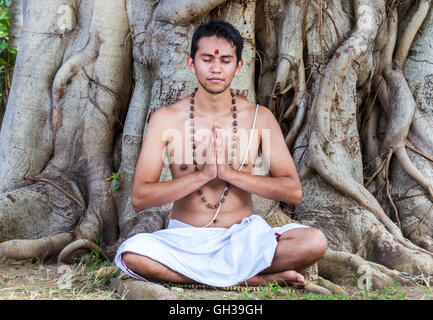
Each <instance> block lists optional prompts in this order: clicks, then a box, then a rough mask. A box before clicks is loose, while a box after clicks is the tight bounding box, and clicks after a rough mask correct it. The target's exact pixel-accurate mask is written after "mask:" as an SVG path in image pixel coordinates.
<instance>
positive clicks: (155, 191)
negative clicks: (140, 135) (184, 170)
mask: <svg viewBox="0 0 433 320" xmlns="http://www.w3.org/2000/svg"><path fill="white" fill-rule="evenodd" d="M169 112H170V110H168V109H167V107H162V108H160V109H158V110H156V111H155V112H154V113H153V114H152V116H151V117H150V120H149V124H148V126H147V129H146V133H145V135H144V139H143V145H142V148H141V152H140V155H139V158H138V162H137V165H136V168H135V175H134V183H133V185H132V191H131V201H132V207H133V208H134V210H135V211H136V212H140V211H143V210H146V209H149V208H152V207H156V206H160V205H163V204H166V203H169V202H173V201H176V200H178V199H181V198H183V197H185V196H187V195H188V194H190V193H191V192H194V191H195V190H197V189H198V188H199V187H201V186H202V185H204V184H205V183H207V182H208V181H209V179H210V178H209V172H207V171H203V170H200V171H195V172H194V173H190V174H187V175H184V176H182V177H179V178H176V179H173V180H170V181H163V182H159V178H160V175H161V171H162V168H163V166H164V154H165V152H164V151H165V147H166V145H167V141H163V139H162V138H163V133H164V130H166V129H167V127H168V126H167V119H169V114H168V113H169Z"/></svg>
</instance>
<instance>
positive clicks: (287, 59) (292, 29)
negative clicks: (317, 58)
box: [269, 0, 305, 113]
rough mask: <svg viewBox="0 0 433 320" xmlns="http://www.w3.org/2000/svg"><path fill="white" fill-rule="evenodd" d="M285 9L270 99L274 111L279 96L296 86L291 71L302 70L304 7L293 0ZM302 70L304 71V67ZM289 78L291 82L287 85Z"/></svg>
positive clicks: (270, 105) (294, 72)
mask: <svg viewBox="0 0 433 320" xmlns="http://www.w3.org/2000/svg"><path fill="white" fill-rule="evenodd" d="M304 5H305V4H304ZM304 5H303V6H304ZM284 11H285V15H284V20H283V22H282V25H281V29H280V30H281V34H280V35H279V41H278V43H279V53H278V56H279V60H278V69H277V72H276V80H275V84H274V88H273V90H272V94H271V99H270V101H269V109H270V110H271V111H272V112H273V113H275V111H276V109H277V104H279V101H280V98H279V96H281V95H283V94H285V93H286V92H287V91H288V90H289V89H290V88H291V87H294V77H293V76H292V77H291V72H293V74H296V73H298V71H299V70H300V69H299V66H300V63H301V59H302V50H303V45H302V22H303V19H302V17H303V11H304V10H303V8H302V7H300V6H298V5H297V3H296V1H293V0H291V1H288V2H287V4H286V6H285V8H284ZM294 17H296V19H293V18H294ZM302 72H304V70H303V69H302ZM300 77H302V76H300ZM289 78H290V81H291V83H289V85H287V81H288V80H289ZM304 80H305V76H304ZM304 83H305V82H304Z"/></svg>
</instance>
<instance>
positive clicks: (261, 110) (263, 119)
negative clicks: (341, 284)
mask: <svg viewBox="0 0 433 320" xmlns="http://www.w3.org/2000/svg"><path fill="white" fill-rule="evenodd" d="M245 105H246V109H247V110H248V114H252V116H254V113H255V112H256V108H257V104H255V103H252V102H250V101H248V102H246V104H245ZM256 121H257V127H263V126H264V127H268V126H269V125H270V124H271V123H272V122H273V121H276V119H275V116H274V114H273V113H272V111H271V110H269V108H268V107H266V106H262V105H260V104H258V108H257V120H256Z"/></svg>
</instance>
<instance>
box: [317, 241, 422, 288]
mask: <svg viewBox="0 0 433 320" xmlns="http://www.w3.org/2000/svg"><path fill="white" fill-rule="evenodd" d="M318 264H319V274H320V275H321V276H323V277H324V278H327V279H330V280H331V281H335V282H336V283H341V282H342V281H344V280H345V279H347V278H348V277H352V276H355V278H356V281H357V285H358V286H359V287H361V288H364V289H367V288H368V289H371V288H373V289H382V288H384V287H386V286H389V285H392V284H393V283H394V282H395V281H396V280H397V281H398V282H399V283H400V284H401V285H407V286H410V285H414V284H415V282H414V281H412V280H409V279H407V278H405V277H403V276H401V275H400V272H398V271H396V270H390V269H388V268H386V267H384V266H381V265H379V264H376V263H373V262H370V261H366V260H364V259H362V258H361V257H359V256H357V255H355V254H351V253H347V252H342V251H333V250H330V249H328V250H326V253H325V255H324V257H323V258H322V259H320V260H319V261H318Z"/></svg>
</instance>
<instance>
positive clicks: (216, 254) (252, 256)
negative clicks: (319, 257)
mask: <svg viewBox="0 0 433 320" xmlns="http://www.w3.org/2000/svg"><path fill="white" fill-rule="evenodd" d="M294 228H308V227H307V226H304V225H301V224H296V223H291V224H286V225H284V226H282V227H277V228H272V227H270V226H269V225H268V224H267V223H266V221H265V220H264V219H263V218H262V217H260V216H259V215H251V216H250V217H248V218H244V219H243V220H242V221H241V223H239V224H234V225H232V226H231V227H230V228H200V227H194V226H191V225H189V224H186V223H183V222H181V221H178V220H175V219H172V220H170V223H169V225H168V228H167V229H163V230H159V231H156V232H153V233H139V234H136V235H134V236H132V237H131V238H129V239H127V240H125V241H124V242H123V243H122V244H121V245H120V247H119V249H118V251H117V254H116V257H115V263H116V265H117V266H118V267H119V268H120V269H121V270H122V271H123V272H125V273H126V274H127V275H129V276H131V277H134V278H136V279H139V280H143V281H147V280H146V279H145V278H143V277H141V276H140V275H138V274H136V273H134V272H133V271H132V270H130V269H128V268H127V267H126V265H125V264H124V262H123V261H122V259H121V255H122V253H124V252H133V253H136V254H140V255H143V256H146V257H149V258H151V259H153V260H155V261H158V262H159V263H161V264H163V265H165V266H167V267H169V268H171V269H172V270H174V271H177V272H179V273H181V274H183V275H184V276H186V277H188V278H190V279H193V280H195V281H197V282H199V283H203V284H207V285H211V286H215V287H227V286H232V285H236V284H238V283H240V282H243V281H245V280H248V279H250V278H252V277H253V276H255V275H257V274H258V273H260V272H261V271H263V270H264V269H266V268H268V267H269V266H270V265H271V264H272V260H273V257H274V253H275V248H276V247H277V240H276V236H278V235H280V234H282V233H283V232H285V231H287V230H290V229H294Z"/></svg>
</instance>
